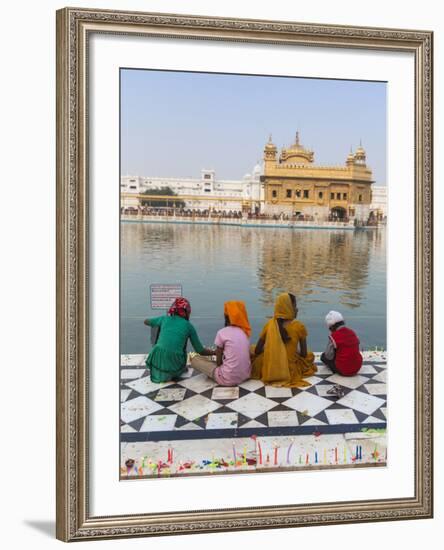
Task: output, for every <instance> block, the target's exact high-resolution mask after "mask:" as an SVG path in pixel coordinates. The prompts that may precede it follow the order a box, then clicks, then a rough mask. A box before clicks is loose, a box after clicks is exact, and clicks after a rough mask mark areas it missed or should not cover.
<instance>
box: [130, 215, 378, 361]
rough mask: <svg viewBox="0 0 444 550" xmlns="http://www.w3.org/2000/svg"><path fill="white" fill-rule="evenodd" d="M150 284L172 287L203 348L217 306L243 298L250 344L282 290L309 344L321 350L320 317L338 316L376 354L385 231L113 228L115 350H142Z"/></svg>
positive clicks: (219, 319) (146, 343)
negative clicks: (117, 277) (187, 306)
mask: <svg viewBox="0 0 444 550" xmlns="http://www.w3.org/2000/svg"><path fill="white" fill-rule="evenodd" d="M152 283H181V284H182V286H183V293H184V296H186V297H187V298H188V299H189V300H190V301H191V305H192V310H193V311H192V318H191V320H192V322H193V324H194V325H195V327H196V329H197V331H198V334H199V336H200V338H201V340H202V342H203V343H204V345H211V344H213V340H214V336H215V334H216V331H217V330H218V329H219V328H221V327H222V326H223V303H224V301H226V300H233V299H242V300H244V301H245V302H246V304H247V308H248V314H249V317H250V322H251V325H252V329H253V335H252V341H256V339H257V337H258V335H259V332H260V330H261V328H262V326H263V324H264V322H265V321H266V320H267V318H269V317H270V316H271V315H272V314H273V300H274V297H275V296H276V294H278V293H279V292H282V291H288V292H292V293H293V294H295V295H296V297H297V302H298V308H299V315H298V317H299V319H300V320H301V321H302V322H303V323H304V324H305V325H306V327H307V329H308V343H309V347H310V348H311V349H313V350H315V351H322V350H323V349H324V347H325V344H326V340H327V330H326V328H325V325H324V321H323V318H324V316H325V314H326V313H327V312H328V311H329V310H330V309H336V310H339V311H341V312H342V313H343V315H344V317H345V319H346V321H347V323H348V325H349V326H350V327H352V328H353V329H354V330H356V332H357V333H358V335H359V337H360V340H361V343H362V346H363V347H364V348H365V349H368V348H371V347H374V346H379V347H384V348H386V240H385V230H384V229H378V230H368V231H341V230H324V229H320V230H319V229H318V230H315V229H300V230H291V229H271V228H248V227H227V226H225V227H224V226H221V227H214V226H210V225H201V226H195V225H174V224H171V225H169V224H157V223H132V222H130V223H122V224H121V330H120V339H121V353H146V352H148V351H149V349H150V348H151V345H150V338H149V336H150V335H149V328H147V327H146V326H144V325H143V320H144V319H145V318H146V317H149V316H157V315H160V314H162V312H159V310H154V311H153V310H151V309H150V297H149V287H150V284H152Z"/></svg>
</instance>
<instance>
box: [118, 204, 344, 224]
mask: <svg viewBox="0 0 444 550" xmlns="http://www.w3.org/2000/svg"><path fill="white" fill-rule="evenodd" d="M121 213H122V214H124V215H126V216H137V215H142V216H176V217H179V218H180V217H184V218H197V219H199V218H228V219H240V218H246V219H248V220H275V221H277V220H284V221H316V219H315V217H314V216H311V215H309V214H301V213H298V212H295V213H294V214H286V213H284V212H282V213H280V214H264V213H260V212H242V211H241V210H215V209H211V210H205V209H204V210H201V209H194V208H173V207H166V206H165V207H148V206H139V207H137V208H136V207H134V206H129V207H126V208H125V207H122V208H121ZM328 221H342V222H348V218H344V219H341V220H338V218H335V217H332V216H330V217H329V218H328Z"/></svg>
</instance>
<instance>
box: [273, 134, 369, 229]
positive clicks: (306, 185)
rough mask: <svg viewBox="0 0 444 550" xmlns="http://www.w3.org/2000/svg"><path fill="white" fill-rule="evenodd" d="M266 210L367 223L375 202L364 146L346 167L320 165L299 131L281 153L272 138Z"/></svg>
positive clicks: (313, 217)
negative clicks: (316, 162)
mask: <svg viewBox="0 0 444 550" xmlns="http://www.w3.org/2000/svg"><path fill="white" fill-rule="evenodd" d="M262 181H263V184H264V199H265V200H264V212H265V213H266V214H277V215H281V214H286V215H290V216H293V215H303V216H309V217H312V219H314V220H315V221H324V220H329V219H330V220H332V219H334V220H341V219H344V220H345V219H349V220H356V221H357V222H360V223H365V222H366V221H367V220H368V218H369V214H370V204H371V202H372V183H373V179H372V171H371V169H370V168H369V167H368V166H367V165H366V153H365V150H364V149H363V147H362V146H361V145H360V146H359V147H358V148H357V150H356V151H355V152H354V153H353V152H350V154H349V155H348V157H347V159H346V161H345V164H344V165H343V166H320V165H317V164H315V162H314V153H313V151H310V150H308V149H306V148H305V147H304V146H303V145H302V144H301V143H300V139H299V132H296V139H295V143H294V144H293V145H291V146H290V147H287V148H283V149H282V150H281V151H280V153H279V155H278V150H277V147H276V146H275V145H274V143H273V142H272V140H271V136H270V140H269V141H268V143H267V144H266V145H265V149H264V174H263V176H262Z"/></svg>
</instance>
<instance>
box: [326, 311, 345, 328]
mask: <svg viewBox="0 0 444 550" xmlns="http://www.w3.org/2000/svg"><path fill="white" fill-rule="evenodd" d="M325 322H326V324H327V327H328V328H330V327H332V326H333V325H336V323H341V322H344V317H343V316H342V314H341V313H339V311H333V310H332V311H329V312H328V313H327V315H326V316H325Z"/></svg>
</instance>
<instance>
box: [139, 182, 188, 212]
mask: <svg viewBox="0 0 444 550" xmlns="http://www.w3.org/2000/svg"><path fill="white" fill-rule="evenodd" d="M142 194H143V195H151V196H163V197H165V196H168V197H177V196H178V195H177V193H175V192H174V191H173V190H172V189H171V187H161V188H160V189H147V190H146V191H144V192H143V193H142ZM141 203H142V206H154V207H158V208H162V207H166V206H171V207H172V206H174V205H175V206H176V208H185V201H183V200H182V199H179V198H178V199H176V200H168V203H167V200H166V199H141Z"/></svg>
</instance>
